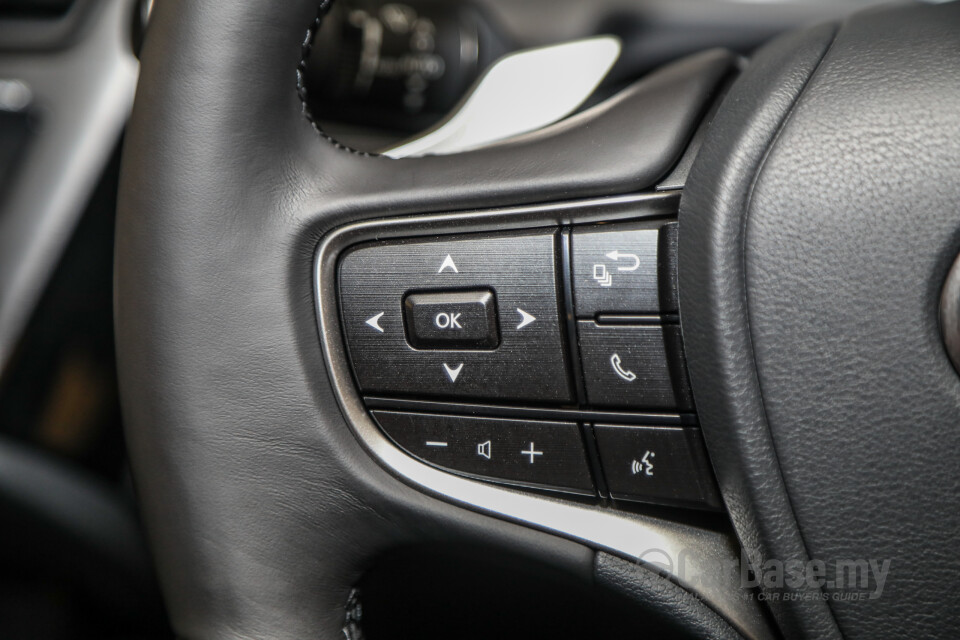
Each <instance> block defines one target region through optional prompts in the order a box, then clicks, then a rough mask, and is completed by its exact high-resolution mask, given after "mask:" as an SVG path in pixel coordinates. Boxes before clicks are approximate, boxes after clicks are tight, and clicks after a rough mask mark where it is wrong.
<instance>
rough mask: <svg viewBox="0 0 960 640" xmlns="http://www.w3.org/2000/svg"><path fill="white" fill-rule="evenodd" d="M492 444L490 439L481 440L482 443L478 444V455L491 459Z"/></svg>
mask: <svg viewBox="0 0 960 640" xmlns="http://www.w3.org/2000/svg"><path fill="white" fill-rule="evenodd" d="M491 446H492V445H491V443H490V441H489V440H487V441H486V442H481V443H480V444H478V445H477V455H478V456H483V457H484V458H486V459H487V460H489V459H490V448H491Z"/></svg>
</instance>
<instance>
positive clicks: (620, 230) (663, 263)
mask: <svg viewBox="0 0 960 640" xmlns="http://www.w3.org/2000/svg"><path fill="white" fill-rule="evenodd" d="M658 227H659V224H658V223H655V224H646V225H618V224H614V225H601V226H596V227H585V228H576V229H574V231H573V233H572V235H571V242H572V258H573V260H572V268H573V292H574V306H575V311H576V314H577V317H580V318H592V317H594V316H595V315H597V314H600V313H611V314H666V313H676V311H677V304H676V295H675V292H674V290H675V286H676V285H675V279H676V276H675V270H674V269H672V268H671V262H670V259H671V258H672V257H675V255H676V252H675V250H671V247H672V248H673V249H675V247H676V233H675V231H676V225H665V228H668V229H670V230H669V231H667V232H665V233H664V234H663V237H662V238H661V233H660V230H659V228H658ZM671 274H674V275H673V276H671Z"/></svg>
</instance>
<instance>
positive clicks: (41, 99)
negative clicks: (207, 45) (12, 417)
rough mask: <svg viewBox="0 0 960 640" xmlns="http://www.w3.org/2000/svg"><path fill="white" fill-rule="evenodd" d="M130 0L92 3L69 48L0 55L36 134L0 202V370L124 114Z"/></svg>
mask: <svg viewBox="0 0 960 640" xmlns="http://www.w3.org/2000/svg"><path fill="white" fill-rule="evenodd" d="M132 10H133V4H132V2H130V0H106V1H104V2H97V3H93V4H92V6H90V7H89V13H90V15H89V16H86V20H88V21H89V22H86V21H85V23H84V28H83V29H81V32H80V33H79V34H78V35H77V39H76V41H71V44H70V46H68V47H66V48H63V49H57V50H55V51H43V52H27V53H22V54H17V55H12V54H5V55H3V56H0V77H2V78H9V79H16V80H19V81H21V82H23V83H25V84H26V85H27V86H29V87H30V90H31V91H32V92H33V103H32V106H31V108H34V109H36V110H37V111H38V112H39V120H40V124H39V127H38V131H37V132H36V133H35V134H33V135H32V136H31V137H30V138H29V139H28V141H27V145H26V149H25V151H24V153H23V154H22V157H21V159H20V164H21V166H20V167H19V170H18V171H17V173H16V176H15V178H14V180H13V181H12V182H11V184H9V185H7V188H8V189H9V190H8V191H7V193H6V194H5V197H4V200H3V202H2V203H0V372H2V371H3V369H4V367H5V366H6V364H7V361H8V359H9V357H10V355H11V353H12V352H13V349H14V346H15V345H16V342H17V340H18V339H19V338H20V335H21V333H22V332H23V329H24V327H25V326H26V323H27V322H28V319H29V318H30V316H31V315H32V314H33V311H34V307H35V306H36V304H37V301H38V300H39V298H40V296H41V294H42V293H43V290H44V288H45V287H46V284H47V280H48V279H49V277H50V274H51V273H52V272H53V270H54V268H55V267H56V265H57V263H58V262H59V261H60V256H61V254H62V252H63V248H64V246H65V245H66V243H67V241H68V240H69V239H70V236H71V234H72V232H73V229H74V226H75V225H76V222H77V220H78V219H79V218H80V216H81V214H82V213H83V211H84V209H85V208H86V206H87V203H88V200H89V198H90V195H91V193H92V192H93V189H94V187H95V186H96V184H97V181H98V180H99V179H100V177H101V174H102V172H103V168H104V166H105V165H106V163H107V161H108V160H109V159H110V154H111V153H112V152H113V150H114V149H115V148H116V146H117V142H118V141H119V139H120V133H121V131H122V130H123V126H124V124H125V123H126V121H127V118H128V117H129V115H130V109H131V107H132V106H133V94H134V90H135V88H136V84H137V74H138V71H139V65H138V63H137V60H136V58H134V57H133V52H132V51H131V48H130V25H131V24H132V21H131V17H132V13H131V12H132Z"/></svg>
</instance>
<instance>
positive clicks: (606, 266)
mask: <svg viewBox="0 0 960 640" xmlns="http://www.w3.org/2000/svg"><path fill="white" fill-rule="evenodd" d="M373 237H374V238H382V236H380V235H379V234H376V235H373ZM676 256H677V223H676V221H675V218H671V217H667V216H662V215H661V216H656V217H642V216H641V217H638V218H636V219H632V220H630V219H628V220H623V221H613V222H607V221H602V220H597V219H595V218H594V219H591V220H590V221H589V222H587V223H584V224H577V221H576V219H574V220H562V221H557V222H556V223H553V224H551V225H549V226H547V225H542V224H541V225H539V226H536V227H533V228H513V229H504V228H500V229H493V230H486V231H478V232H475V231H469V230H468V231H466V232H465V231H458V230H454V231H452V232H449V233H429V232H428V233H421V234H420V235H416V232H414V234H413V235H408V236H397V237H393V236H392V234H391V235H390V236H388V237H387V238H386V239H374V240H372V241H365V242H358V243H354V244H351V245H349V246H346V247H344V248H343V250H342V251H340V252H339V255H338V257H337V262H336V269H337V274H336V286H337V302H338V304H339V320H340V326H341V327H342V337H343V341H344V343H345V347H346V348H345V354H346V356H347V359H348V361H349V366H350V369H351V372H352V374H353V378H354V381H355V383H356V385H357V387H358V388H359V394H358V395H359V397H360V398H361V399H362V402H363V405H364V407H365V408H366V409H367V410H368V411H369V415H370V416H372V418H373V420H374V421H375V423H376V424H377V425H378V426H379V428H380V429H381V430H382V432H383V433H385V434H386V435H387V436H388V437H389V439H390V440H391V441H392V442H393V443H395V445H397V446H398V447H400V448H401V449H402V450H403V451H405V452H406V453H407V454H409V455H411V456H413V457H415V458H417V459H419V460H420V461H422V462H425V463H427V464H429V465H432V466H434V467H438V468H440V469H443V470H445V471H449V472H453V473H455V474H458V475H463V476H468V477H471V478H477V479H481V480H488V481H493V482H496V483H500V484H509V485H516V486H523V487H530V488H536V489H547V490H552V491H561V492H566V493H572V494H579V495H584V496H594V497H601V498H612V499H614V500H627V501H640V502H649V503H656V504H668V505H674V506H686V507H693V508H700V509H715V508H718V507H719V504H720V503H719V498H718V493H717V490H716V487H715V483H714V480H713V476H712V472H711V471H710V465H709V461H708V459H707V456H706V450H705V448H704V445H703V443H702V439H701V437H700V433H699V429H698V428H697V427H696V416H695V414H694V405H693V399H692V396H691V393H690V387H689V382H688V379H687V372H686V365H685V361H684V355H683V340H682V337H681V333H680V325H679V315H678V305H677V291H676V282H677V278H676V270H677V264H676V259H677V258H676Z"/></svg>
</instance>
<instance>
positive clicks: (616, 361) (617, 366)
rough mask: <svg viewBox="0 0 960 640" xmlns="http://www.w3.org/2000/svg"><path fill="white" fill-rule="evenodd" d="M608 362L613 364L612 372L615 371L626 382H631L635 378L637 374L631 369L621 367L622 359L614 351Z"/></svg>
mask: <svg viewBox="0 0 960 640" xmlns="http://www.w3.org/2000/svg"><path fill="white" fill-rule="evenodd" d="M610 364H611V365H612V366H613V371H614V373H616V374H617V375H618V376H620V377H621V378H623V379H624V380H626V381H627V382H633V381H634V380H636V379H637V374H635V373H634V372H633V371H630V370H629V369H624V368H623V365H622V361H621V360H620V356H619V355H618V354H616V353H615V354H613V355H612V356H610Z"/></svg>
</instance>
